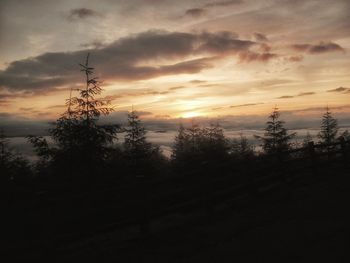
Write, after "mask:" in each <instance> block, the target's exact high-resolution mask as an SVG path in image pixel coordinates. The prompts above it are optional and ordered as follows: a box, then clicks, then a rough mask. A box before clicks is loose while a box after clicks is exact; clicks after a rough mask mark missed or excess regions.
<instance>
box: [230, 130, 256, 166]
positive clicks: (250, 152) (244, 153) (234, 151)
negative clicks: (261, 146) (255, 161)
mask: <svg viewBox="0 0 350 263" xmlns="http://www.w3.org/2000/svg"><path fill="white" fill-rule="evenodd" d="M229 151H230V155H231V156H233V157H234V158H235V159H240V160H245V159H250V158H251V157H253V156H254V146H253V145H251V144H250V143H249V141H248V139H247V137H245V136H243V134H240V137H239V139H233V140H232V141H231V145H230V150H229Z"/></svg>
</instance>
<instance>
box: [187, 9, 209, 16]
mask: <svg viewBox="0 0 350 263" xmlns="http://www.w3.org/2000/svg"><path fill="white" fill-rule="evenodd" d="M206 12H207V11H206V10H205V9H203V8H191V9H187V10H186V12H185V15H186V16H192V17H200V16H203V15H204V14H205V13H206Z"/></svg>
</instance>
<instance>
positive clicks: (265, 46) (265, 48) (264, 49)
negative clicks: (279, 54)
mask: <svg viewBox="0 0 350 263" xmlns="http://www.w3.org/2000/svg"><path fill="white" fill-rule="evenodd" d="M259 49H260V50H261V51H262V52H264V53H267V52H270V51H271V46H270V45H268V44H266V43H262V44H260V47H259Z"/></svg>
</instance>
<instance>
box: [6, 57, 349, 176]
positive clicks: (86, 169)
mask: <svg viewBox="0 0 350 263" xmlns="http://www.w3.org/2000/svg"><path fill="white" fill-rule="evenodd" d="M80 66H81V71H82V72H83V73H84V75H85V86H84V87H83V88H81V89H79V90H78V91H79V93H78V96H76V97H72V96H71V94H72V90H71V93H70V97H69V99H67V101H66V105H67V110H66V111H65V112H64V113H63V114H62V116H61V117H60V118H58V119H57V120H56V121H55V122H54V123H52V128H51V129H49V137H50V138H51V140H52V141H53V143H49V142H48V141H47V140H46V139H45V138H44V137H40V136H28V140H29V142H30V143H31V144H32V145H33V147H34V150H35V153H36V155H37V156H38V157H39V160H38V161H37V162H36V163H35V164H34V165H32V164H30V163H29V162H28V161H27V160H26V159H25V158H23V157H22V156H20V155H18V154H15V153H13V152H12V151H11V150H10V149H9V147H8V140H7V138H6V136H5V135H4V134H3V133H1V134H0V171H1V175H2V176H1V180H2V181H11V180H23V178H28V177H30V176H31V175H37V176H47V175H52V176H56V177H61V178H66V179H69V180H73V179H78V180H80V179H79V178H85V179H91V180H93V179H94V178H96V177H97V176H98V175H101V174H111V173H112V172H111V171H119V172H120V174H122V175H126V176H128V175H130V174H131V175H135V176H149V175H157V174H161V173H162V172H163V171H164V170H166V169H173V170H175V171H179V170H180V171H181V170H184V169H186V170H188V169H194V168H195V167H198V166H202V167H211V166H213V165H215V164H218V163H223V162H232V161H233V162H237V161H242V162H244V161H249V160H251V159H252V158H254V157H255V156H257V155H258V154H260V155H261V154H265V155H270V154H280V153H283V152H287V151H288V150H290V149H292V148H293V147H295V145H293V139H294V138H295V136H296V133H292V132H289V131H288V130H287V129H286V127H285V122H284V121H282V120H281V119H280V112H279V109H278V108H277V107H275V108H274V109H273V111H272V113H271V114H270V115H269V116H268V121H267V122H266V127H265V132H264V134H263V135H262V136H255V137H256V139H258V140H259V141H260V143H261V148H262V151H261V152H260V153H257V152H256V151H255V149H254V146H253V144H251V142H250V141H249V140H248V139H247V138H246V137H245V136H243V135H241V136H240V138H238V139H231V140H230V139H228V138H227V137H225V135H224V130H223V128H222V127H221V126H220V125H219V124H218V123H216V124H211V125H210V126H208V127H200V126H199V125H198V124H197V123H195V122H192V124H191V125H190V126H189V127H184V126H183V125H182V124H180V126H179V128H178V132H177V135H176V137H175V140H174V143H173V147H172V155H171V158H170V160H168V159H167V158H165V157H164V156H163V154H162V153H161V150H160V148H159V147H158V146H155V145H152V144H151V143H150V142H148V141H147V139H146V132H147V131H146V129H145V127H144V126H143V124H142V122H141V120H140V118H139V116H138V114H137V112H136V111H134V110H132V111H131V112H130V113H129V114H128V119H127V120H128V123H127V126H126V127H122V126H120V125H116V124H101V123H99V118H100V116H101V115H108V114H110V113H111V112H112V111H113V108H112V107H111V106H110V102H109V101H105V100H103V99H99V98H98V97H97V96H98V95H100V94H101V92H102V91H103V89H102V88H101V86H100V85H101V82H100V80H99V79H98V78H97V77H94V75H93V73H94V68H93V67H90V66H89V55H88V56H87V58H86V61H85V63H84V64H80ZM121 132H124V133H125V138H124V142H123V143H116V141H117V139H118V138H117V134H118V133H121ZM339 138H343V139H345V140H350V134H349V132H348V131H347V130H346V131H345V132H343V133H342V134H339V129H338V124H337V120H336V119H335V118H334V117H333V116H332V113H331V111H330V109H329V108H328V107H327V108H326V111H325V113H324V115H323V116H322V121H321V127H320V132H319V134H318V139H319V141H318V142H319V143H322V144H326V145H328V146H327V150H328V151H330V150H331V148H332V147H333V146H332V144H333V143H334V142H336V141H337V140H339ZM311 141H313V138H312V137H311V135H310V134H309V133H308V134H307V136H306V137H305V139H304V140H303V145H302V146H307V145H308V144H309V143H310V142H311Z"/></svg>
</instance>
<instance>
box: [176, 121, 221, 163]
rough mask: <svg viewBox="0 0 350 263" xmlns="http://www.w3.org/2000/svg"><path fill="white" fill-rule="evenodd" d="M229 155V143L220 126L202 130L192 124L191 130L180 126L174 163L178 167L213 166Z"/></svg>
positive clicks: (211, 126)
mask: <svg viewBox="0 0 350 263" xmlns="http://www.w3.org/2000/svg"><path fill="white" fill-rule="evenodd" d="M227 155H228V141H227V139H226V138H225V136H224V133H223V130H222V128H221V127H220V125H218V124H216V125H213V124H212V125H210V126H209V127H206V128H200V127H199V126H198V124H196V123H194V122H192V123H191V126H190V127H189V128H184V127H183V126H182V125H180V127H179V130H178V134H177V136H176V137H175V141H174V145H173V154H172V161H173V163H174V164H175V165H176V166H177V167H183V168H184V167H186V168H191V167H195V166H197V167H198V166H199V165H203V164H206V165H212V164H216V163H218V162H221V161H223V160H224V159H225V158H226V157H227Z"/></svg>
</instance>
